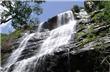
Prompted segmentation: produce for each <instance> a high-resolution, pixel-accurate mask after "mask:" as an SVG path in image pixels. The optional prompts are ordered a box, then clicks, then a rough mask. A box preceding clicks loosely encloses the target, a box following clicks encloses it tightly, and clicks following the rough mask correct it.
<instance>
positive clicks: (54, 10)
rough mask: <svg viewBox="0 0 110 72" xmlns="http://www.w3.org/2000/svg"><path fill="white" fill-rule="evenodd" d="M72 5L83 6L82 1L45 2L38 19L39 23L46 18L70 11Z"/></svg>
mask: <svg viewBox="0 0 110 72" xmlns="http://www.w3.org/2000/svg"><path fill="white" fill-rule="evenodd" d="M73 5H79V6H83V1H81V0H75V1H71V0H70V1H69V0H68V1H67V0H65V1H64V0H63V1H47V2H46V3H44V4H42V7H43V14H42V15H40V17H39V18H40V21H45V20H47V19H48V18H51V17H53V16H55V15H57V14H58V13H61V12H64V11H67V10H70V9H71V8H72V7H73Z"/></svg>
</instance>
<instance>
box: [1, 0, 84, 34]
mask: <svg viewBox="0 0 110 72" xmlns="http://www.w3.org/2000/svg"><path fill="white" fill-rule="evenodd" d="M83 1H84V0H47V1H46V2H45V3H43V4H42V5H41V6H42V8H43V14H41V15H40V16H39V20H40V21H41V22H44V21H46V20H48V19H49V18H51V17H53V16H55V15H57V14H59V13H61V12H64V11H67V10H70V9H71V8H72V7H73V5H79V6H83ZM0 12H1V10H0ZM34 16H35V15H32V17H34ZM12 31H13V27H12V26H11V24H10V22H7V23H4V24H1V25H0V33H9V32H12Z"/></svg>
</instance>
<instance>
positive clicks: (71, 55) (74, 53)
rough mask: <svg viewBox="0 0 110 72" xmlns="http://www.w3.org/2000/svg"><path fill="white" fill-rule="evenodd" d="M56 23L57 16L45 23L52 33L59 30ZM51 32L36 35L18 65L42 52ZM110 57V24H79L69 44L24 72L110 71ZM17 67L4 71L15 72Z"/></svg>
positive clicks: (44, 25) (13, 66)
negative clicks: (43, 44) (41, 49)
mask: <svg viewBox="0 0 110 72" xmlns="http://www.w3.org/2000/svg"><path fill="white" fill-rule="evenodd" d="M56 24H57V16H55V17H53V18H52V19H50V20H48V21H47V22H44V23H43V25H42V28H45V29H49V30H52V29H54V28H56V27H57V25H56ZM49 32H50V31H42V32H41V33H40V35H39V33H36V34H35V35H34V36H33V37H32V38H31V39H29V41H28V43H27V45H26V48H25V49H24V50H23V51H22V53H21V55H20V57H19V58H18V60H17V62H18V64H20V63H19V61H23V60H26V59H28V58H31V57H32V56H33V55H35V54H37V53H38V51H39V50H40V46H41V44H42V43H43V41H44V40H45V39H46V38H48V36H49V35H50V34H49ZM59 32H60V31H59ZM73 32H74V31H73ZM54 37H57V36H56V35H55V36H54ZM16 43H17V42H16ZM16 43H15V44H14V46H16ZM109 55H110V24H104V23H95V22H84V23H83V22H79V23H78V24H77V25H76V32H75V33H74V34H72V36H71V39H70V40H69V42H68V44H66V45H62V46H59V48H58V50H56V51H54V52H53V53H52V54H47V55H45V56H42V57H41V58H39V59H38V61H37V63H36V60H37V59H35V60H34V65H35V66H33V65H31V63H28V65H29V66H27V71H23V72H29V71H28V68H30V69H29V70H31V72H109V65H110V63H109V62H110V58H109ZM29 60H30V59H29ZM16 64H17V63H16ZM16 64H13V65H12V66H10V68H9V70H8V71H4V72H15V70H14V69H15V68H16V66H17V65H16ZM34 67H35V68H34Z"/></svg>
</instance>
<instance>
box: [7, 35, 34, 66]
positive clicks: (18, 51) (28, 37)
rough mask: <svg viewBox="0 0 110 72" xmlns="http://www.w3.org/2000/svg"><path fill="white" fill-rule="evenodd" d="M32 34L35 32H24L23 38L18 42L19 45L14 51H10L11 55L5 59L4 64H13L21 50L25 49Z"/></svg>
mask: <svg viewBox="0 0 110 72" xmlns="http://www.w3.org/2000/svg"><path fill="white" fill-rule="evenodd" d="M34 34H35V33H32V34H30V35H28V34H25V36H24V37H25V38H24V40H23V41H22V42H21V43H20V45H19V47H18V48H17V49H16V50H15V51H13V52H12V54H11V56H10V57H9V58H8V61H7V64H6V66H8V67H10V66H11V65H12V64H14V63H15V62H16V61H17V59H18V58H19V56H20V55H21V52H22V51H23V50H24V49H25V47H26V44H27V42H28V40H29V39H30V38H31V37H32V36H34Z"/></svg>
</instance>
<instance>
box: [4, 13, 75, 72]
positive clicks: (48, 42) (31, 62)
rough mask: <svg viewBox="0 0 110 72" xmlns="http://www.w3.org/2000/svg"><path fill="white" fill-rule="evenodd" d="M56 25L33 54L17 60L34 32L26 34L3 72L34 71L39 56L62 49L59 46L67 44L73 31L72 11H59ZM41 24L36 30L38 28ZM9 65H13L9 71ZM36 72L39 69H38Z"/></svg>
mask: <svg viewBox="0 0 110 72" xmlns="http://www.w3.org/2000/svg"><path fill="white" fill-rule="evenodd" d="M57 25H58V27H57V28H56V29H53V30H51V31H50V33H49V36H48V37H47V38H46V39H45V40H43V43H42V44H41V46H40V48H39V50H38V52H37V53H36V54H35V55H34V56H32V57H30V58H27V59H23V60H21V61H17V59H18V57H19V56H20V54H21V52H22V51H23V50H24V49H25V47H26V44H27V42H28V40H29V39H30V38H31V37H32V36H34V34H35V33H32V34H30V35H27V36H26V37H25V38H24V40H23V41H22V42H21V43H20V46H19V47H18V48H17V49H16V50H15V51H14V52H13V53H12V54H11V56H10V57H9V60H8V63H7V65H6V67H7V66H8V65H10V66H9V67H8V69H5V70H4V72H36V71H35V68H36V64H39V63H38V61H39V59H40V58H42V57H44V56H46V55H52V54H54V52H55V51H60V50H62V49H61V48H60V47H61V46H63V45H67V44H69V41H70V39H71V36H72V35H73V34H74V33H75V26H76V20H74V17H73V13H72V11H67V12H63V13H60V14H59V15H58V20H57ZM41 26H42V24H41ZM41 26H40V27H39V29H38V30H40V28H41ZM10 67H13V68H11V71H9V70H10ZM37 68H39V67H37ZM37 72H41V71H39V70H38V71H37Z"/></svg>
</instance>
